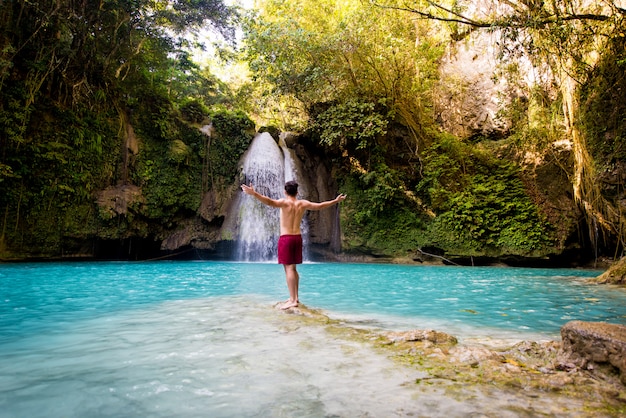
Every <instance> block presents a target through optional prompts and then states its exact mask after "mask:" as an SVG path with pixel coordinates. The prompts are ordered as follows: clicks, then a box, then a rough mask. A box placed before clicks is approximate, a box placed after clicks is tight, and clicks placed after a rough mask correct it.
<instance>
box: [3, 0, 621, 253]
mask: <svg viewBox="0 0 626 418" xmlns="http://www.w3.org/2000/svg"><path fill="white" fill-rule="evenodd" d="M531 3H532V2H531ZM531 3H528V2H521V3H518V2H506V7H504V6H505V5H504V3H503V4H502V5H503V7H504V9H503V12H502V13H503V14H502V16H495V17H491V16H490V17H487V16H486V15H485V17H476V18H471V17H466V16H465V15H464V13H466V12H467V9H466V8H464V7H463V5H462V4H459V5H458V7H456V6H455V8H453V9H451V8H450V7H448V6H449V5H448V3H447V2H446V3H441V4H439V3H437V2H420V1H417V2H412V3H411V5H410V7H409V6H407V5H406V4H405V2H397V1H393V0H389V1H380V2H362V1H358V0H344V1H334V0H315V1H314V0H300V1H297V2H285V1H278V0H265V1H262V2H258V6H259V10H258V11H251V12H250V13H248V15H247V17H246V18H245V19H244V21H245V24H244V25H243V29H244V48H243V49H242V51H241V52H243V54H241V55H239V57H240V59H241V60H244V61H245V62H246V63H247V64H248V67H249V69H250V72H251V74H250V78H249V80H248V81H247V82H245V83H238V84H237V85H235V84H231V85H227V84H226V83H225V82H223V81H220V80H219V79H218V78H217V77H216V76H215V75H214V74H211V73H210V71H209V70H207V69H202V68H201V67H199V66H198V64H197V63H195V62H194V57H193V56H192V55H191V53H190V52H189V51H190V50H191V48H193V46H194V45H193V44H194V42H195V41H194V38H193V37H191V36H189V34H190V33H194V31H196V30H198V29H199V28H200V27H202V26H203V25H209V26H211V27H212V28H213V30H214V32H213V33H217V32H221V34H222V36H223V37H225V38H226V39H231V38H232V37H233V36H234V31H233V28H234V23H235V20H234V19H235V18H237V17H238V14H237V13H238V11H237V10H236V9H233V8H231V7H227V6H225V5H224V4H223V3H222V2H221V1H218V0H200V1H193V2H190V1H181V0H159V1H157V2H148V1H144V0H139V1H134V2H132V4H131V3H129V2H127V1H121V0H113V1H107V2H104V3H101V4H91V3H89V2H86V3H81V4H74V3H63V2H61V3H59V2H56V1H49V0H45V1H41V2H37V3H29V2H3V3H1V4H0V18H1V19H0V188H1V190H2V192H1V193H0V215H1V217H0V223H1V224H0V225H1V226H0V227H1V230H0V258H20V257H23V256H24V257H27V256H44V257H49V256H54V257H56V256H63V255H74V254H90V253H91V251H92V250H91V249H90V248H88V247H89V245H90V243H93V242H94V241H97V240H98V239H103V240H112V239H115V240H123V239H132V238H142V239H146V240H149V241H152V242H155V243H157V244H158V243H160V242H161V241H162V240H163V239H164V238H165V237H166V236H167V235H168V234H171V233H172V232H173V231H176V230H178V229H180V227H181V225H184V224H185V223H186V222H187V221H189V220H190V219H195V220H197V218H198V216H199V215H198V214H199V212H200V210H201V207H202V205H203V201H204V200H205V198H206V196H207V194H210V195H211V196H220V195H227V194H228V188H229V187H231V186H232V184H233V182H234V181H235V180H236V178H237V168H238V167H237V164H238V162H239V158H240V156H241V155H242V154H243V153H244V152H245V150H246V149H247V147H248V145H249V143H250V140H251V139H252V135H253V133H254V127H255V124H256V125H257V126H263V125H272V126H277V127H279V128H280V129H282V130H298V131H300V132H304V133H306V135H305V137H306V138H307V146H309V147H311V148H312V150H313V151H314V152H317V154H318V156H319V157H320V159H321V160H322V161H323V162H324V164H327V165H329V166H332V169H333V170H332V171H333V173H334V174H335V179H334V180H335V181H336V183H337V184H338V185H339V187H340V189H341V191H342V192H346V193H348V194H349V195H350V197H351V198H350V199H348V200H347V201H346V202H345V203H344V204H343V207H344V209H343V210H342V212H341V213H342V216H343V218H342V227H343V232H344V238H345V240H344V243H343V244H344V248H345V249H347V250H355V251H364V252H369V253H373V254H380V255H385V256H406V255H412V254H415V253H416V252H419V251H420V250H421V249H423V248H426V249H433V250H434V251H435V252H439V253H440V254H446V255H456V256H488V257H498V256H506V255H515V256H528V257H543V256H546V255H549V254H559V253H560V252H563V251H565V250H568V249H582V251H586V252H587V253H588V255H589V256H591V255H598V254H604V255H608V256H612V257H619V256H621V254H622V252H623V249H624V241H625V237H626V235H625V234H626V232H625V231H626V228H625V227H624V225H625V224H624V222H626V221H625V219H626V218H625V215H624V213H626V211H624V207H623V206H624V205H623V201H624V199H625V195H624V190H625V189H624V187H623V186H624V185H623V179H624V178H626V177H625V174H624V173H625V172H626V166H625V165H624V163H623V161H624V157H625V155H626V149H625V148H624V146H623V143H624V140H623V139H624V138H623V136H624V126H625V121H624V119H623V116H622V115H623V114H624V110H625V109H624V103H626V100H625V98H624V94H626V93H625V92H626V88H625V86H624V83H625V80H626V79H625V77H624V71H623V69H624V65H626V64H625V62H626V60H625V58H624V57H625V52H624V42H623V39H624V30H623V28H624V24H623V23H624V15H625V12H624V10H623V8H620V7H617V5H616V2H611V1H609V2H604V3H602V5H597V7H596V8H593V7H592V8H590V9H588V8H587V9H586V8H585V7H586V6H581V5H578V4H577V3H576V4H575V3H574V2H571V1H569V0H558V1H555V2H552V3H550V4H545V3H541V4H539V3H537V4H535V3H532V4H531ZM590 7H591V6H590ZM503 16H504V17H506V18H503ZM416 17H418V18H417V19H416ZM488 29H491V30H495V29H497V31H499V32H498V34H499V36H500V37H499V38H498V46H499V50H498V51H497V52H498V53H499V54H500V55H499V56H498V58H499V59H501V64H502V65H501V67H500V73H499V74H498V77H500V78H501V79H503V80H507V82H508V83H509V86H510V91H511V92H515V94H511V96H510V97H508V99H510V103H509V104H508V105H507V107H506V109H505V110H504V111H503V112H502V114H501V115H499V116H502V117H504V118H505V119H506V120H507V121H509V122H510V126H507V127H506V129H502V130H501V131H499V132H497V133H480V132H479V133H477V132H473V133H472V134H471V135H466V136H462V135H457V136H454V135H452V134H451V133H450V132H446V128H445V127H446V126H448V125H446V124H445V123H444V122H443V119H444V115H443V114H444V110H442V107H443V104H442V103H443V102H444V100H443V99H442V97H443V96H446V95H451V96H454V97H462V96H463V95H464V94H469V93H468V91H470V90H468V86H465V85H463V84H462V83H461V82H459V81H458V80H455V79H454V76H450V75H448V77H447V78H442V77H441V72H440V71H441V68H442V65H443V64H442V63H443V62H445V61H446V59H448V58H449V55H450V54H451V53H452V52H451V51H452V50H453V49H454V47H459V45H461V47H465V46H463V45H462V44H458V43H457V42H459V41H461V40H463V39H468V38H469V37H470V36H472V34H473V33H475V32H477V31H484V30H488ZM221 52H224V51H221ZM519 54H522V55H523V54H526V55H523V56H525V57H531V58H532V60H533V62H532V64H533V65H535V66H536V68H542V69H544V68H547V70H546V73H547V74H550V76H551V77H553V79H552V81H553V83H552V82H551V83H547V84H546V85H547V87H546V85H544V87H539V86H533V87H529V86H527V85H525V84H524V83H523V82H522V80H521V79H522V78H523V77H522V76H521V75H520V71H521V69H520V67H519V65H518V64H515V59H514V58H515V57H517V56H519ZM222 55H223V56H229V57H230V59H233V57H234V56H235V54H229V53H224V54H222ZM445 83H448V84H445ZM469 87H471V86H469ZM506 99H507V98H503V101H502V102H503V103H504V102H506ZM463 110H464V109H454V112H457V113H461V112H462V111H463ZM447 111H448V113H449V112H450V109H447ZM253 120H254V122H253ZM448 122H449V121H448ZM456 123H458V124H463V123H465V122H464V120H463V115H460V116H459V117H458V120H457V122H456ZM563 143H566V144H568V145H567V146H562V147H560V148H559V146H557V145H555V144H563ZM545 173H549V178H544V177H545ZM222 203H223V202H222ZM202 222H206V223H207V224H211V226H212V227H213V226H216V225H218V224H219V222H220V221H219V219H206V218H203V221H202ZM205 226H206V225H205Z"/></svg>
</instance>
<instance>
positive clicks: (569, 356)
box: [557, 321, 626, 384]
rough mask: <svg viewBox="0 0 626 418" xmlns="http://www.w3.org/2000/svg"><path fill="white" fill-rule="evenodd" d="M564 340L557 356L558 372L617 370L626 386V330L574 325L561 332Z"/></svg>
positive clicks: (604, 324)
mask: <svg viewBox="0 0 626 418" xmlns="http://www.w3.org/2000/svg"><path fill="white" fill-rule="evenodd" d="M561 338H562V339H563V346H562V348H561V351H560V352H559V354H558V356H557V367H558V368H560V369H565V370H567V369H572V368H574V367H579V368H581V369H586V370H594V369H596V368H607V367H608V368H614V369H617V370H618V371H619V374H620V379H621V381H622V383H624V384H626V326H624V325H616V324H606V323H604V322H583V321H571V322H568V323H567V324H565V325H564V326H563V327H562V328H561Z"/></svg>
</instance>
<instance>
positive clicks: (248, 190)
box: [241, 183, 254, 195]
mask: <svg viewBox="0 0 626 418" xmlns="http://www.w3.org/2000/svg"><path fill="white" fill-rule="evenodd" d="M241 190H243V192H244V193H245V194H249V195H254V187H253V186H252V183H250V185H249V186H246V185H245V184H242V185H241Z"/></svg>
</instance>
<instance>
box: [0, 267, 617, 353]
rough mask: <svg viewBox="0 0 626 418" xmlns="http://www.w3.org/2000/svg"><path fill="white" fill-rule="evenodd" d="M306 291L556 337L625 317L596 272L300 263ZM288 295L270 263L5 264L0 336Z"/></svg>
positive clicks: (330, 307) (369, 306) (396, 316)
mask: <svg viewBox="0 0 626 418" xmlns="http://www.w3.org/2000/svg"><path fill="white" fill-rule="evenodd" d="M299 271H300V275H301V283H300V299H301V300H302V302H303V303H304V304H305V305H307V306H309V307H314V308H319V309H322V310H325V311H327V312H328V313H330V314H334V315H338V316H342V315H343V316H347V317H359V318H361V319H364V320H368V321H372V322H374V323H380V324H381V325H382V326H385V325H386V326H389V327H399V326H401V327H406V326H413V327H424V326H429V325H432V324H437V325H438V326H441V327H443V329H442V330H444V331H445V329H446V328H448V330H450V329H452V330H455V331H460V332H462V331H463V329H464V328H471V329H473V328H476V330H475V332H479V331H478V329H480V328H483V329H492V330H502V331H506V332H518V331H519V332H533V333H538V334H545V335H546V336H551V337H554V336H558V333H559V329H560V327H561V326H562V325H563V324H564V323H565V322H567V321H569V320H573V319H577V320H584V321H606V322H612V323H620V324H624V323H626V292H624V291H623V290H621V289H615V288H611V287H607V286H594V285H588V284H586V283H584V279H585V278H588V277H594V276H597V275H598V274H599V272H598V271H589V270H554V269H522V268H492V267H488V268H481V267H474V268H464V267H443V266H405V265H371V264H330V263H329V264H324V263H322V264H304V265H302V266H300V268H299ZM231 295H237V296H239V295H255V296H256V297H260V298H261V299H265V300H267V301H268V303H269V302H276V301H278V300H281V299H286V298H287V296H288V295H287V291H286V286H285V282H284V273H283V270H282V267H281V266H279V265H276V264H273V263H219V262H150V263H50V264H35V263H34V264H7V265H0V298H1V299H0V302H1V304H0V342H2V341H6V340H7V339H11V338H19V337H20V336H24V335H29V334H32V333H35V332H40V331H41V330H43V329H46V328H59V327H62V326H63V324H65V323H68V322H71V321H73V320H76V319H77V318H87V317H91V316H99V315H106V314H108V313H110V312H115V311H123V310H129V309H136V308H139V307H142V306H147V305H154V304H158V303H162V302H164V301H168V300H186V299H195V298H207V297H221V296H231Z"/></svg>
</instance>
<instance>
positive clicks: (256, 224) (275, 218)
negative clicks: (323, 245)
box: [233, 133, 308, 261]
mask: <svg viewBox="0 0 626 418" xmlns="http://www.w3.org/2000/svg"><path fill="white" fill-rule="evenodd" d="M290 151H291V150H289V149H288V148H287V147H286V146H285V145H282V146H279V145H278V144H277V143H276V141H275V140H274V139H273V138H272V136H271V135H270V134H269V133H261V134H259V135H257V136H256V137H255V138H254V140H253V141H252V144H251V145H250V148H249V149H248V151H247V153H246V156H245V158H244V161H243V166H242V174H243V182H245V183H246V184H252V185H253V186H254V189H255V190H256V191H257V192H259V193H261V194H263V195H265V196H268V197H270V198H272V199H280V198H282V197H284V194H283V191H284V186H285V182H286V181H289V180H295V181H297V182H298V183H300V181H299V179H298V175H297V170H296V169H295V166H296V164H295V160H294V158H293V156H292V155H291V152H290ZM300 192H302V190H300ZM233 217H234V219H236V222H237V228H236V229H238V234H237V236H236V241H237V250H236V254H235V257H236V259H237V260H241V261H274V260H276V258H277V244H278V237H279V236H280V224H279V211H278V209H276V208H272V207H269V206H266V205H264V204H262V203H261V202H259V201H258V200H256V199H255V198H253V197H252V196H248V195H245V194H244V195H242V196H241V198H240V199H238V202H237V203H236V205H235V210H234V211H233ZM307 234H308V225H307V223H306V221H305V220H303V225H302V235H303V240H304V241H305V244H306V238H307ZM305 258H306V257H305Z"/></svg>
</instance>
